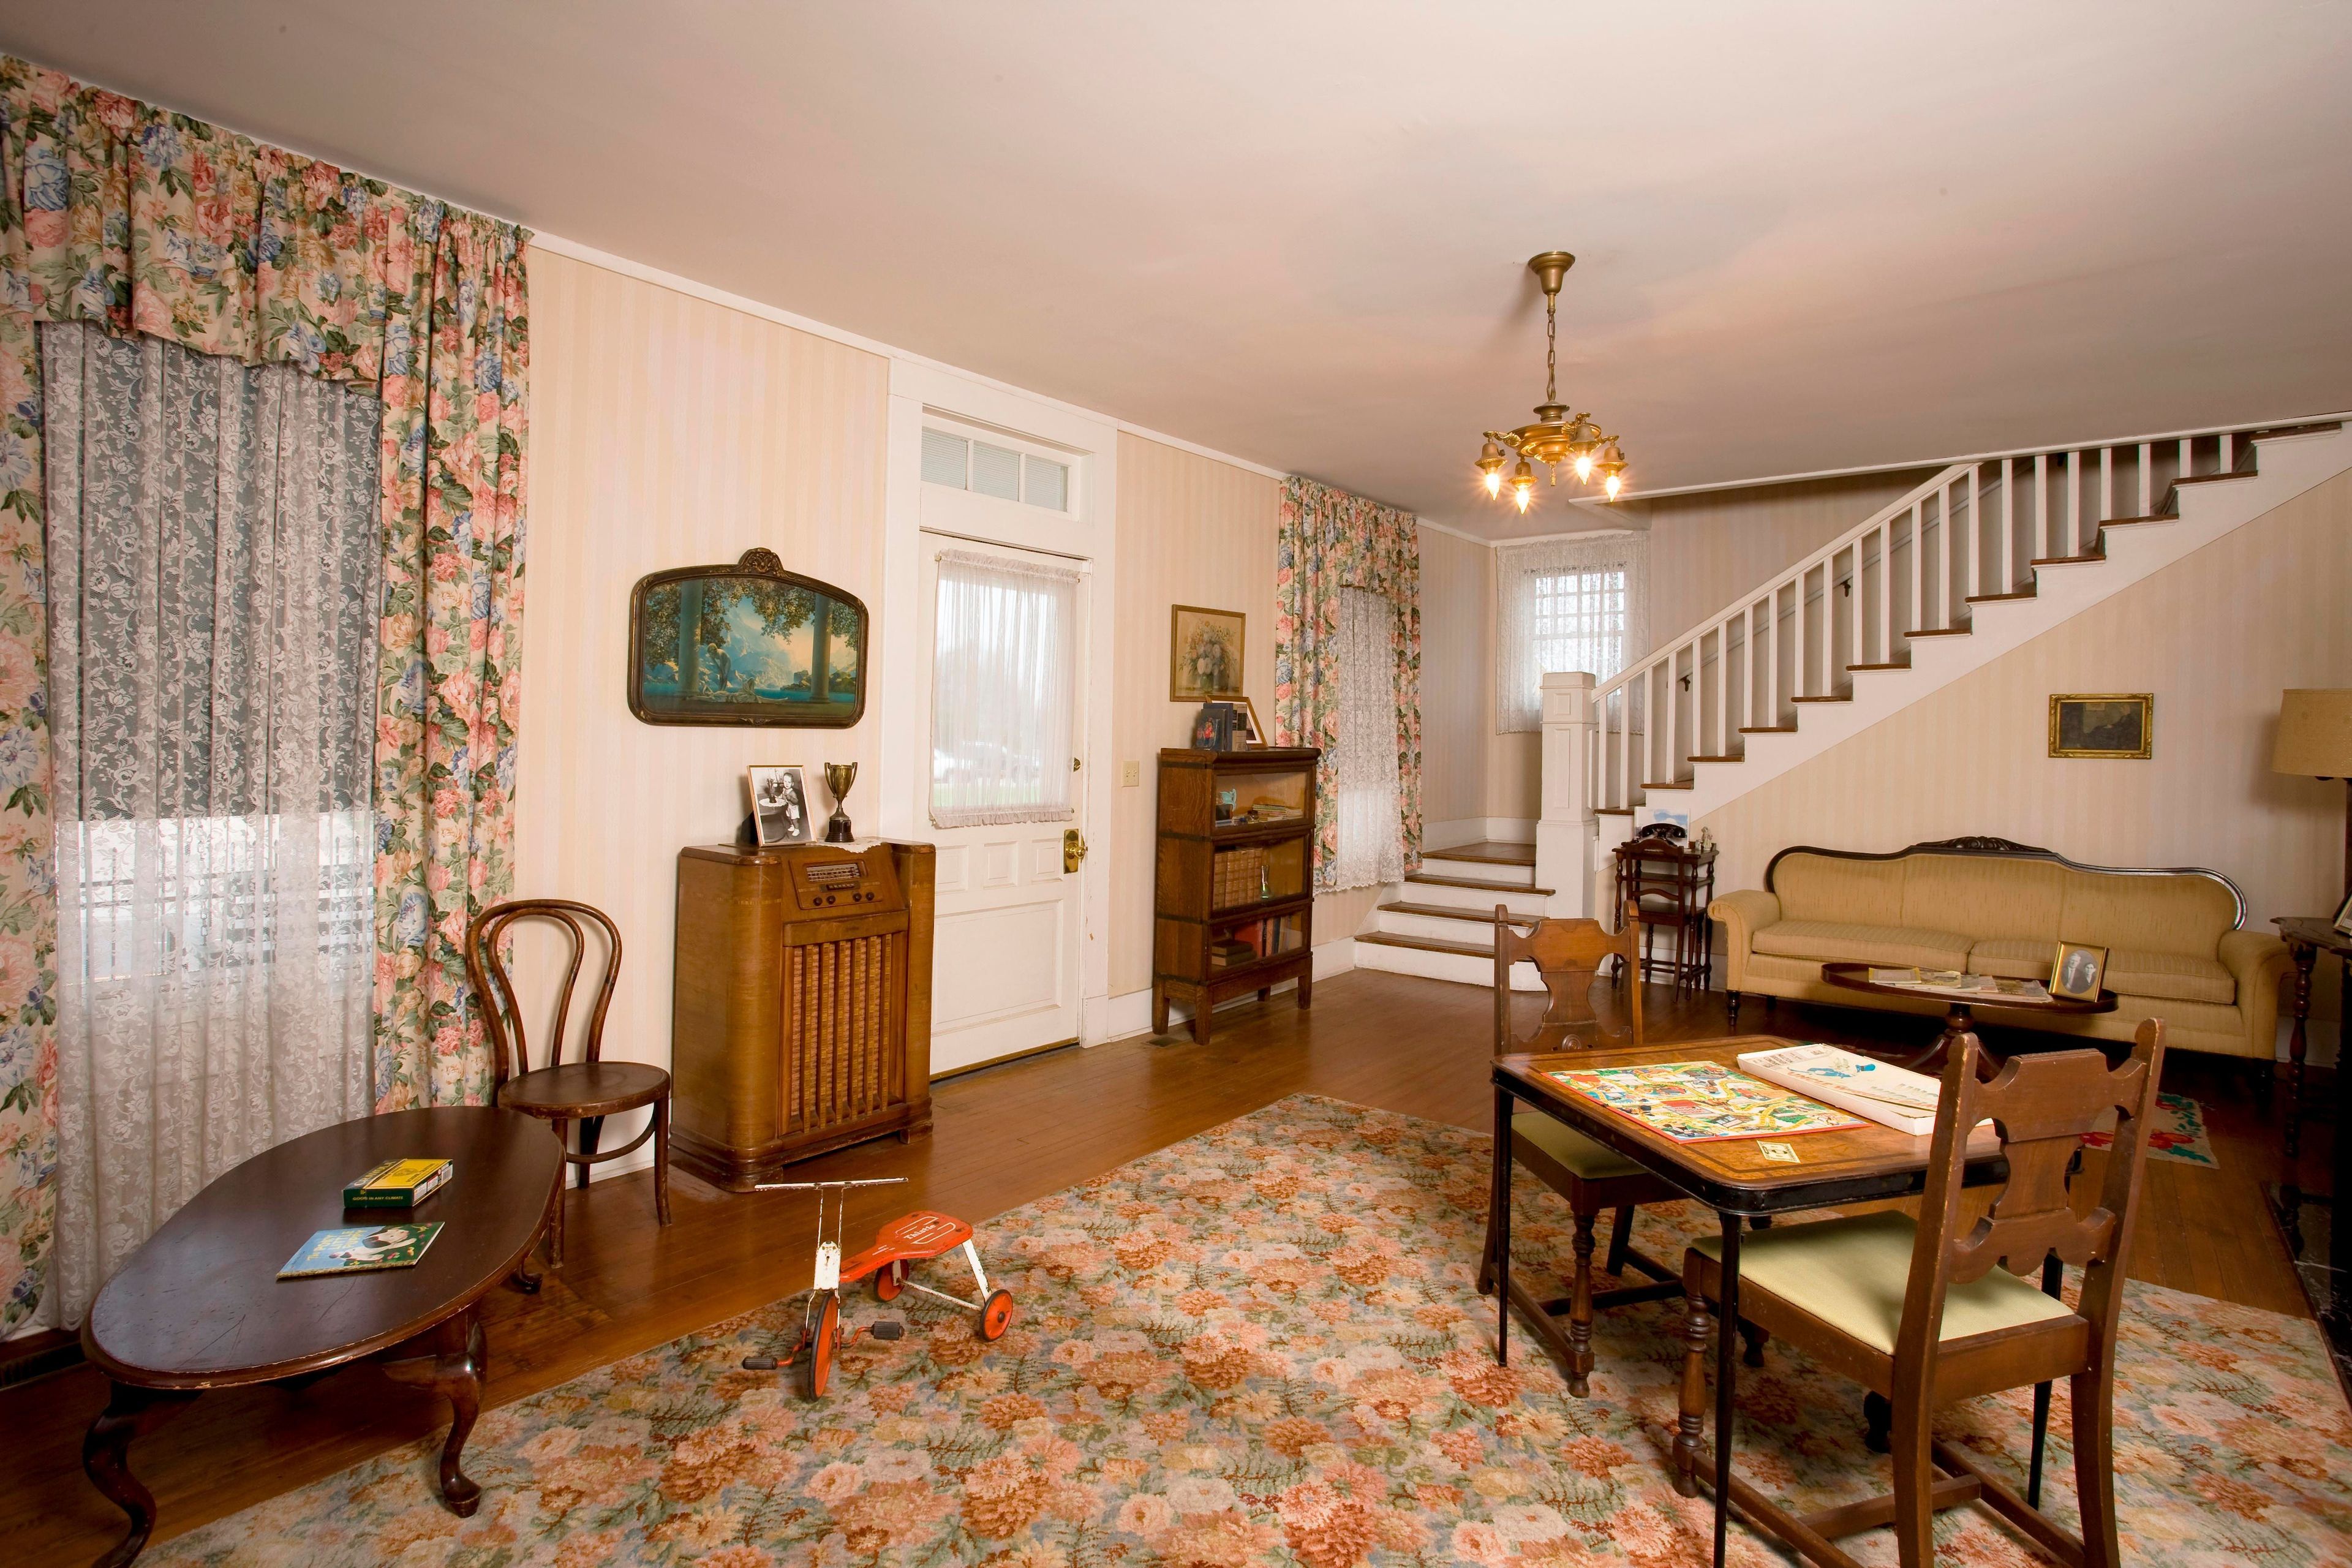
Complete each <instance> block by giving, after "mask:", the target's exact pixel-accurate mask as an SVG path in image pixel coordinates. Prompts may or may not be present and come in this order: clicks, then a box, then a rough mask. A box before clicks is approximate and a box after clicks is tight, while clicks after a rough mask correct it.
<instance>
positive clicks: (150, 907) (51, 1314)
mask: <svg viewBox="0 0 2352 1568" xmlns="http://www.w3.org/2000/svg"><path fill="white" fill-rule="evenodd" d="M40 332H41V342H40V347H41V357H42V367H43V390H44V392H45V394H46V396H47V452H46V456H45V469H46V473H45V479H46V482H47V488H48V518H47V546H48V598H49V605H50V611H51V617H52V618H51V627H50V677H49V686H50V692H51V700H52V703H53V707H54V712H53V714H52V722H53V725H54V742H53V744H54V750H55V765H56V781H57V824H58V973H59V996H58V1047H59V1048H58V1115H59V1122H60V1127H59V1151H58V1160H59V1166H60V1169H59V1173H58V1194H59V1197H58V1224H57V1252H56V1277H55V1278H56V1287H57V1288H56V1289H53V1290H51V1291H50V1292H49V1293H48V1295H47V1298H46V1300H44V1302H43V1304H42V1310H43V1314H44V1315H45V1316H46V1317H47V1319H48V1320H49V1321H51V1322H53V1323H58V1324H61V1325H62V1324H71V1323H74V1322H78V1321H79V1320H80V1319H81V1317H82V1315H83V1313H84V1312H85V1311H86V1310H88V1308H89V1302H90V1300H91V1299H92V1297H93V1296H94V1295H95V1294H96V1292H97V1289H98V1287H99V1286H100V1284H101V1283H103V1282H104V1280H105V1279H106V1277H107V1275H108V1274H109V1273H110V1272H111V1271H112V1270H113V1268H115V1267H116V1266H117V1265H118V1264H119V1263H121V1260H122V1259H123V1258H125V1257H126V1256H127V1255H128V1254H129V1253H130V1252H131V1249H132V1248H133V1247H136V1246H137V1245H138V1244H139V1243H140V1242H141V1241H142V1240H143V1239H145V1238H146V1237H148V1236H149V1235H150V1234H152V1232H153V1231H154V1230H155V1228H156V1227H157V1226H160V1225H162V1224H163V1221H164V1220H166V1219H167V1218H169V1217H170V1216H171V1215H172V1214H173V1211H174V1210H176V1209H177V1208H178V1207H179V1206H180V1205H182V1204H184V1203H185V1202H186V1201H187V1200H188V1199H189V1198H190V1197H193V1196H194V1194H196V1192H197V1191H198V1190H200V1189H201V1188H202V1187H203V1186H204V1185H205V1183H207V1182H208V1181H210V1180H211V1179H212V1178H213V1177H215V1176H216V1175H218V1174H220V1173H222V1172H223V1171H225V1170H226V1169H228V1168H229V1167H230V1166H232V1165H234V1164H236V1163H238V1162H240V1161H242V1160H245V1159H247V1158H248V1157H250V1156H252V1155H253V1154H256V1153H258V1152H260V1151H262V1150H264V1149H267V1148H268V1147H270V1146H271V1145H273V1144H276V1143H279V1142H284V1141H285V1140H287V1139H289V1138H293V1137H297V1136H299V1135H300V1134H301V1133H304V1132H307V1131H312V1130H314V1129H316V1128H319V1127H321V1126H324V1125H326V1124H327V1123H329V1122H331V1121H341V1120H344V1119H346V1118H349V1117H353V1116H362V1115H365V1114H367V1113H368V1112H369V1110H371V1109H372V1102H373V1089H372V1077H371V1072H370V1065H371V1064H370V1061H369V1045H370V1034H371V1022H370V1005H369V997H370V988H371V986H372V984H373V974H374V942H373V929H372V925H371V910H372V907H373V861H374V855H375V832H374V822H373V816H372V814H371V812H370V810H369V784H370V766H371V760H372V758H373V748H374V691H375V669H376V620H377V613H378V606H377V600H378V594H379V586H378V576H379V571H380V567H379V562H380V560H381V538H380V535H379V531H378V530H379V522H378V516H377V443H378V421H379V406H378V404H377V402H376V400H375V399H374V398H373V396H370V395H366V394H362V393H353V392H352V391H350V390H349V389H347V388H346V387H344V386H341V385H340V384H335V383H331V382H327V381H323V380H320V379H319V378H317V377H315V376H310V375H306V374H303V373H302V372H300V371H299V370H297V369H295V368H293V367H291V366H288V365H273V366H268V367H264V368H248V367H247V366H244V365H242V364H240V363H237V362H236V360H234V359H227V358H220V357H214V356H207V355H201V354H196V353H190V352H188V351H187V350H185V349H183V348H180V347H178V346H176V345H174V344H171V343H166V342H160V341H159V340H157V339H154V338H150V337H141V338H135V339H117V338H111V337H109V336H107V335H106V334H105V333H103V332H101V331H99V330H98V329H96V328H94V327H89V326H86V325H81V324H79V323H70V324H50V325H44V326H43V327H42V328H41V329H40Z"/></svg>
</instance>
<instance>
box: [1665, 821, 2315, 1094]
mask: <svg viewBox="0 0 2352 1568" xmlns="http://www.w3.org/2000/svg"><path fill="white" fill-rule="evenodd" d="M1707 913H1708V915H1709V916H1710V917H1711V918H1712V919H1713V920H1714V921H1715V922H1716V923H1717V925H1719V926H1721V927H1722V928H1723V933H1724V945H1725V948H1726V956H1727V963H1726V967H1725V983H1726V988H1727V990H1729V992H1730V993H1731V1016H1732V1020H1733V1022H1734V1024H1735V1025H1737V1023H1738V1017H1739V1000H1740V996H1741V994H1743V993H1752V994H1759V995H1764V996H1786V997H1790V998H1791V999H1793V1000H1797V1001H1802V1002H1825V1003H1829V1004H1832V1005H1837V1006H1842V1007H1883V1008H1887V1009H1890V1010H1899V1011H1903V1012H1914V1013H1927V1014H1939V1013H1941V1012H1943V1011H1944V1008H1945V1004H1944V1003H1942V1002H1939V1001H1933V1000H1929V999H1927V998H1919V999H1916V1000H1915V999H1913V998H1910V997H1906V996H1874V995H1872V994H1868V993H1865V992H1858V991H1847V990H1843V989H1840V988H1839V987H1836V986H1832V985H1826V984H1822V963H1824V962H1826V961H1832V960H1845V961H1848V962H1853V963H1887V964H1918V965H1919V966H1921V967H1922V968H1935V969H1959V970H1966V971H1969V972H1970V973H1978V974H1999V975H2007V976H2010V977H2011V978H2014V979H2020V980H2047V979H2049V977H2050V963H2051V959H2052V957H2053V953H2054V952H2055V950H2056V947H2057V943H2058V942H2059V941H2060V940H2061V939H2062V938H2063V939H2064V940H2065V941H2068V942H2090V943H2095V944H2096V945H2097V946H2100V947H2104V948H2105V949H2106V950H2107V969H2106V978H2105V986H2106V989H2108V990H2110V991H2113V992H2114V993H2116V1010H2115V1011H2114V1012H2112V1013H2104V1014H2093V1015H2088V1016H2077V1017H2074V1018H2052V1017H2049V1016H2046V1015H2042V1016H2033V1015H2028V1014H2025V1013H2021V1012H2020V1011H2017V1010H2014V1009H2007V1010H2004V1009H2001V1008H1995V1007H1984V1006H1979V1007H1978V1008H1977V1009H1976V1012H1977V1013H1978V1014H1979V1015H1980V1016H1982V1017H1983V1018H1984V1021H1985V1022H1986V1023H1988V1024H1994V1025H2006V1026H2014V1027H2021V1028H2034V1029H2046V1030H2048V1031H2050V1032H2052V1033H2057V1034H2069V1035H2084V1036H2089V1037H2093V1038H2095V1039H2103V1040H2117V1041H2126V1042H2127V1041H2129V1040H2130V1039H2131V1037H2132V1031H2133V1030H2134V1029H2135V1028H2137V1026H2138V1025H2139V1022H2140V1020H2141V1019H2143V1018H2148V1017H2160V1018H2162V1019H2163V1020H2164V1022H2165V1043H2166V1045H2167V1046H2168V1047H2169V1048H2171V1049H2173V1050H2192V1051H2213V1052H2218V1053H2220V1054H2221V1055H2223V1056H2233V1057H2250V1058H2259V1059H2261V1060H2263V1061H2268V1060H2270V1059H2271V1058H2273V1055H2274V1053H2275V1049H2276V1047H2275V1044H2274V1042H2275V1040H2276V1037H2277V1031H2278V1002H2279V981H2280V979H2281V977H2282V976H2284V974H2285V973H2286V972H2287V966H2288V961H2287V956H2286V947H2285V944H2284V943H2283V942H2280V941H2279V939H2278V938H2277V937H2275V936H2273V935H2270V934H2269V933H2267V932H2263V931H2245V930H2242V929H2241V928H2242V926H2243V925H2244V923H2245V916H2246V902H2245V900H2244V898H2243V897H2242V895H2241V894H2240V893H2239V891H2238V889H2237V886H2236V884H2234V883H2232V882H2231V880H2230V879H2228V878H2227V877H2224V876H2222V875H2221V873H2220V872H2218V871H2203V870H2179V871H2135V870H2119V869H2114V868H2105V867H2098V866H2078V865H2076V864H2075V863H2074V862H2073V861H2071V860H2068V859H2066V858H2064V857H2063V856H2060V855H2056V854H2053V853H2052V852H2051V851H2049V850H2047V849H2035V848H2031V847H2027V846H2025V845H2021V844H2011V843H2010V842H2009V841H2008V840H2006V839H2000V838H1954V839H1948V840H1945V841H1942V842H1939V843H1934V844H1914V845H1912V846H1911V847H1909V848H1907V849H1903V850H1898V851H1896V852H1895V853H1894V854H1891V855H1864V854H1856V853H1853V852H1850V851H1846V850H1837V849H1815V848H1810V847H1800V848H1793V849H1783V850H1782V851H1780V854H1778V855H1776V856H1774V857H1773V858H1772V862H1771V864H1770V865H1769V866H1768V867H1766V868H1765V870H1764V890H1763V891H1761V892H1757V891H1752V890H1748V891H1740V892H1735V893H1726V894H1724V895H1722V896H1721V897H1719V898H1717V900H1715V901H1714V903H1712V904H1710V905H1709V906H1708V908H1707Z"/></svg>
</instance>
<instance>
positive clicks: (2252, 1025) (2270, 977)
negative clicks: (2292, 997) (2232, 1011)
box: [2220, 931, 2294, 1060]
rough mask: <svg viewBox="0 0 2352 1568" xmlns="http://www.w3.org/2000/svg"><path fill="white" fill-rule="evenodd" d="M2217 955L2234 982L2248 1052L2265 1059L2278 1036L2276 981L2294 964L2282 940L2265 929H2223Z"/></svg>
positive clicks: (2271, 1050) (2282, 978)
mask: <svg viewBox="0 0 2352 1568" xmlns="http://www.w3.org/2000/svg"><path fill="white" fill-rule="evenodd" d="M2220 956H2221V963H2223V965H2225V966H2226V967H2227V968H2228V969H2229V971H2230V974H2231V978H2233V979H2234V980H2236V981H2237V983H2238V1014H2239V1016H2241V1017H2242V1018H2244V1019H2245V1020H2246V1043H2247V1044H2248V1045H2249V1046H2251V1047H2253V1049H2252V1051H2250V1052H2249V1053H2248V1054H2249V1055H2251V1056H2256V1057H2261V1058H2263V1059H2265V1060H2267V1059H2268V1058H2270V1056H2271V1054H2272V1052H2273V1049H2274V1047H2273V1041H2275V1040H2276V1039H2277V1038H2278V1011H2279V982H2280V981H2282V980H2284V979H2285V978H2286V974H2287V971H2288V970H2290V969H2292V968H2294V962H2293V961H2292V960H2290V959H2289V958H2288V957H2287V952H2286V943H2284V942H2281V941H2280V940H2279V939H2278V938H2277V937H2274V936H2273V935H2271V934H2270V933H2269V932H2268V931H2224V932H2222V934H2221V954H2220Z"/></svg>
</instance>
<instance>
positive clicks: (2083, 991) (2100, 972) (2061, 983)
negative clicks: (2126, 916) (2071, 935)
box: [2050, 942, 2107, 1002]
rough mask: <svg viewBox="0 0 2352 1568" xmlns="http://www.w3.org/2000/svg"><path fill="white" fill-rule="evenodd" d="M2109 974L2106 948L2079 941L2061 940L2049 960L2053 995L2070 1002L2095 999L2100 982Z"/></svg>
mask: <svg viewBox="0 0 2352 1568" xmlns="http://www.w3.org/2000/svg"><path fill="white" fill-rule="evenodd" d="M2106 975H2107V950H2106V949H2105V948H2104V947H2092V946H2090V945H2089V944H2087V943H2084V942H2060V943H2059V944H2058V953H2057V956H2056V957H2055V958H2053V959H2052V960H2051V961H2050V994H2052V995H2053V996H2063V997H2065V998H2066V999H2067V1000H2068V1001H2070V1002H2095V1001H2097V1000H2098V999H2099V984H2100V982H2102V981H2104V980H2105V978H2106Z"/></svg>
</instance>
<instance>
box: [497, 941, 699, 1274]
mask: <svg viewBox="0 0 2352 1568" xmlns="http://www.w3.org/2000/svg"><path fill="white" fill-rule="evenodd" d="M521 921H551V922H552V923H554V924H556V925H559V926H562V928H563V930H564V931H565V932H566V934H568V935H569V936H570V937H571V939H572V956H571V961H570V963H568V964H567V965H566V966H565V968H564V972H563V988H562V991H561V993H559V994H558V995H557V998H556V1005H555V1022H554V1025H553V1026H552V1028H551V1032H550V1034H549V1035H548V1042H549V1044H548V1048H547V1064H546V1065H545V1066H544V1067H541V1068H533V1067H532V1066H531V1065H530V1042H529V1040H528V1039H527V1038H526V1037H524V1034H523V1024H522V1011H521V1008H520V1006H519V1005H517V1002H516V999H515V988H514V981H513V978H512V977H511V976H510V975H509V973H508V972H507V966H506V961H505V959H504V958H503V957H502V956H500V952H499V950H500V949H501V948H502V947H503V946H505V945H506V939H507V937H508V936H509V932H510V931H511V930H512V928H513V927H514V926H515V925H517V924H518V923H520V922H521ZM583 921H585V922H588V923H590V924H593V925H594V926H596V927H597V928H598V929H599V930H600V931H602V932H603V933H604V942H605V958H604V978H603V981H602V983H601V984H599V985H598V986H597V988H596V1002H595V1005H594V1007H593V1009H592V1010H591V1011H590V1013H589V1015H588V1027H587V1032H586V1033H587V1038H586V1042H585V1044H584V1046H583V1049H582V1053H581V1058H582V1059H580V1060H579V1061H576V1062H566V1061H564V1060H563V1059H562V1058H563V1026H564V1022H565V1020H566V1019H568V1018H569V1017H570V1016H571V1014H572V988H573V987H574V986H575V985H576V984H578V983H579V980H580V967H581V963H582V961H583V959H584V958H585V956H586V954H587V947H588V937H587V931H586V930H585V927H584V926H583ZM466 973H467V975H468V976H469V977H470V978H471V979H472V981H473V983H474V994H476V995H478V996H479V997H480V998H481V1000H482V1016H483V1020H484V1023H485V1024H486V1025H487V1026H488V1031H489V1036H490V1049H491V1061H492V1066H493V1068H494V1070H495V1073H496V1075H497V1077H496V1081H497V1085H498V1103H499V1104H500V1105H503V1106H507V1107H509V1109H511V1110H520V1111H522V1112H524V1113H525V1114H526V1115H530V1116H536V1117H539V1118H541V1120H543V1121H549V1122H551V1123H553V1124H554V1127H555V1135H556V1137H557V1138H559V1139H562V1138H563V1136H564V1132H565V1130H566V1128H567V1127H568V1126H569V1125H570V1124H571V1123H572V1122H573V1121H577V1122H579V1123H580V1148H579V1151H578V1152H572V1149H571V1146H570V1144H569V1143H568V1142H567V1143H566V1144H565V1152H564V1156H563V1157H564V1159H565V1160H567V1161H569V1162H570V1163H572V1164H573V1165H575V1166H577V1167H579V1171H580V1185H581V1186H583V1187H585V1186H586V1185H587V1184H588V1168H589V1167H590V1166H592V1165H601V1164H603V1163H604V1162H605V1161H607V1160H617V1159H619V1158H621V1157H622V1156H623V1155H625V1154H632V1153H635V1152H636V1151H637V1150H638V1149H639V1148H640V1147H642V1146H643V1145H644V1143H645V1142H646V1139H648V1138H650V1139H652V1140H653V1141H654V1215H655V1217H656V1218H657V1219H659V1220H660V1222H661V1223H662V1224H664V1225H667V1224H668V1223H669V1096H670V1080H669V1074H667V1072H664V1071H663V1070H662V1069H661V1068H657V1067H649V1066H647V1065H646V1064H645V1063H643V1062H608V1061H605V1060H604V1059H603V1058H604V1015H605V1014H606V1012H608V1011H609V1010H610V1009H611V1007H612V1005H613V989H614V985H615V984H617V983H618V981H619V980H620V977H621V932H620V929H619V928H618V927H617V926H615V925H614V923H613V922H612V921H611V919H610V918H608V917H607V916H606V915H605V914H604V911H603V910H598V909H595V908H593V907H592V906H590V905H587V904H581V903H574V902H572V900H569V899H516V900H510V901H509V902H507V903H502V904H493V905H491V906H490V907H489V908H488V909H487V910H483V911H482V912H481V913H480V914H478V915H477V916H475V917H474V924H473V927H472V929H471V930H469V931H467V933H466ZM641 1106H650V1107H652V1108H653V1115H652V1117H651V1118H650V1119H649V1120H648V1121H646V1130H645V1131H643V1132H640V1133H638V1134H637V1135H636V1137H635V1138H634V1139H632V1140H630V1141H629V1142H628V1143H627V1144H625V1146H623V1147H621V1148H618V1149H608V1150H605V1151H604V1152H602V1153H599V1152H597V1149H596V1145H597V1142H599V1135H600V1134H601V1132H602V1131H603V1128H604V1118H605V1117H607V1116H616V1115H619V1114H620V1113H621V1112H623V1111H625V1110H636V1109H638V1108H639V1107H641ZM547 1260H548V1262H549V1263H550V1264H551V1265H555V1266H558V1267H560V1266H561V1265H562V1262H563V1194H562V1189H561V1188H559V1189H557V1192H556V1195H555V1205H554V1212H553V1214H552V1215H550V1217H549V1219H548V1227H547Z"/></svg>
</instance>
